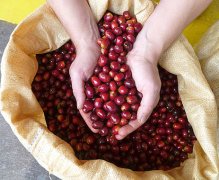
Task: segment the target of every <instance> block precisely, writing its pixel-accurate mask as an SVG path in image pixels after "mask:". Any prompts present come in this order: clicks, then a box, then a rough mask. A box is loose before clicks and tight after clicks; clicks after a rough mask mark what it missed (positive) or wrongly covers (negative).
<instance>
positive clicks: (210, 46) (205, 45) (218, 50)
mask: <svg viewBox="0 0 219 180" xmlns="http://www.w3.org/2000/svg"><path fill="white" fill-rule="evenodd" d="M196 52H197V55H198V58H199V60H200V63H201V67H202V71H203V73H204V75H205V77H206V79H207V81H208V83H209V85H210V87H211V89H212V91H213V93H214V95H215V99H216V102H217V105H219V21H218V22H216V23H215V24H214V25H213V26H212V27H211V28H210V29H209V30H208V31H207V32H206V33H205V35H204V36H203V38H202V39H201V41H200V42H199V44H198V45H197V46H196ZM218 111H219V106H218ZM218 115H219V113H218ZM218 123H219V121H218ZM217 132H219V128H218V131H217ZM217 144H218V145H219V133H218V134H217ZM218 152H219V150H218Z"/></svg>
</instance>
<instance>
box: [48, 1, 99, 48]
mask: <svg viewBox="0 0 219 180" xmlns="http://www.w3.org/2000/svg"><path fill="white" fill-rule="evenodd" d="M48 3H49V4H50V6H51V7H52V9H53V10H54V11H55V13H56V15H57V16H58V18H59V19H60V21H61V22H62V24H63V26H64V27H65V29H66V31H67V32H68V33H69V35H70V37H71V39H72V41H73V42H74V44H75V46H76V48H78V49H81V48H80V47H86V46H87V45H88V44H96V41H97V39H98V37H99V32H98V28H97V23H96V21H95V19H94V16H93V14H92V12H91V10H90V7H89V5H88V3H87V1H86V0H48Z"/></svg>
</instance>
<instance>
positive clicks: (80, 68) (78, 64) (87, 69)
mask: <svg viewBox="0 0 219 180" xmlns="http://www.w3.org/2000/svg"><path fill="white" fill-rule="evenodd" d="M99 49H100V48H99V47H98V45H97V44H90V45H89V46H87V47H82V48H79V49H77V56H76V58H75V60H74V62H73V63H72V64H71V67H70V70H69V74H70V77H71V81H72V89H73V94H74V96H75V99H76V101H77V108H78V109H79V111H80V113H81V115H82V117H83V119H84V120H85V122H86V124H87V125H88V127H89V128H90V129H91V130H92V131H93V132H95V133H96V132H97V130H96V129H94V128H92V126H91V121H90V116H89V114H87V113H84V112H83V111H82V108H83V104H84V101H85V94H84V82H85V81H87V80H88V79H89V78H90V76H91V75H92V73H93V70H94V68H95V66H96V64H97V59H98V57H99V55H100V50H99Z"/></svg>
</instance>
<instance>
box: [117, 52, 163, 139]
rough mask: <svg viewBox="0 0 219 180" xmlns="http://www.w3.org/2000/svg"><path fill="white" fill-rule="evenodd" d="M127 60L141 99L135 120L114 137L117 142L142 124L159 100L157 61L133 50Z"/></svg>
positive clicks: (159, 83)
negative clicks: (141, 96)
mask: <svg viewBox="0 0 219 180" xmlns="http://www.w3.org/2000/svg"><path fill="white" fill-rule="evenodd" d="M127 58H128V61H127V63H128V65H129V67H130V69H131V71H132V76H133V79H134V80H135V85H136V87H137V90H138V91H139V92H141V93H142V95H143V98H142V100H141V104H140V107H139V109H138V112H137V119H136V120H133V121H130V122H129V124H127V125H125V126H123V127H121V129H120V130H119V134H118V135H117V136H116V138H117V139H118V140H121V139H123V138H125V137H126V136H127V135H128V134H130V133H131V132H133V131H135V130H136V129H137V128H139V127H140V126H141V125H142V124H144V123H145V122H146V120H147V119H148V117H149V116H150V114H151V112H152V110H153V109H154V107H155V106H156V105H157V103H158V101H159V98H160V87H161V81H160V77H159V73H158V68H157V60H154V61H150V60H148V59H147V56H146V55H142V54H141V53H139V52H138V51H136V50H135V49H133V50H132V51H131V52H130V53H129V54H128V57H127ZM148 58H149V57H148Z"/></svg>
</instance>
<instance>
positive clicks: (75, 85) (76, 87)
mask: <svg viewBox="0 0 219 180" xmlns="http://www.w3.org/2000/svg"><path fill="white" fill-rule="evenodd" d="M71 81H72V89H73V94H74V96H75V99H76V101H77V108H78V109H82V108H83V103H84V101H85V94H84V81H83V79H82V77H81V76H80V75H79V74H73V75H72V76H71Z"/></svg>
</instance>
